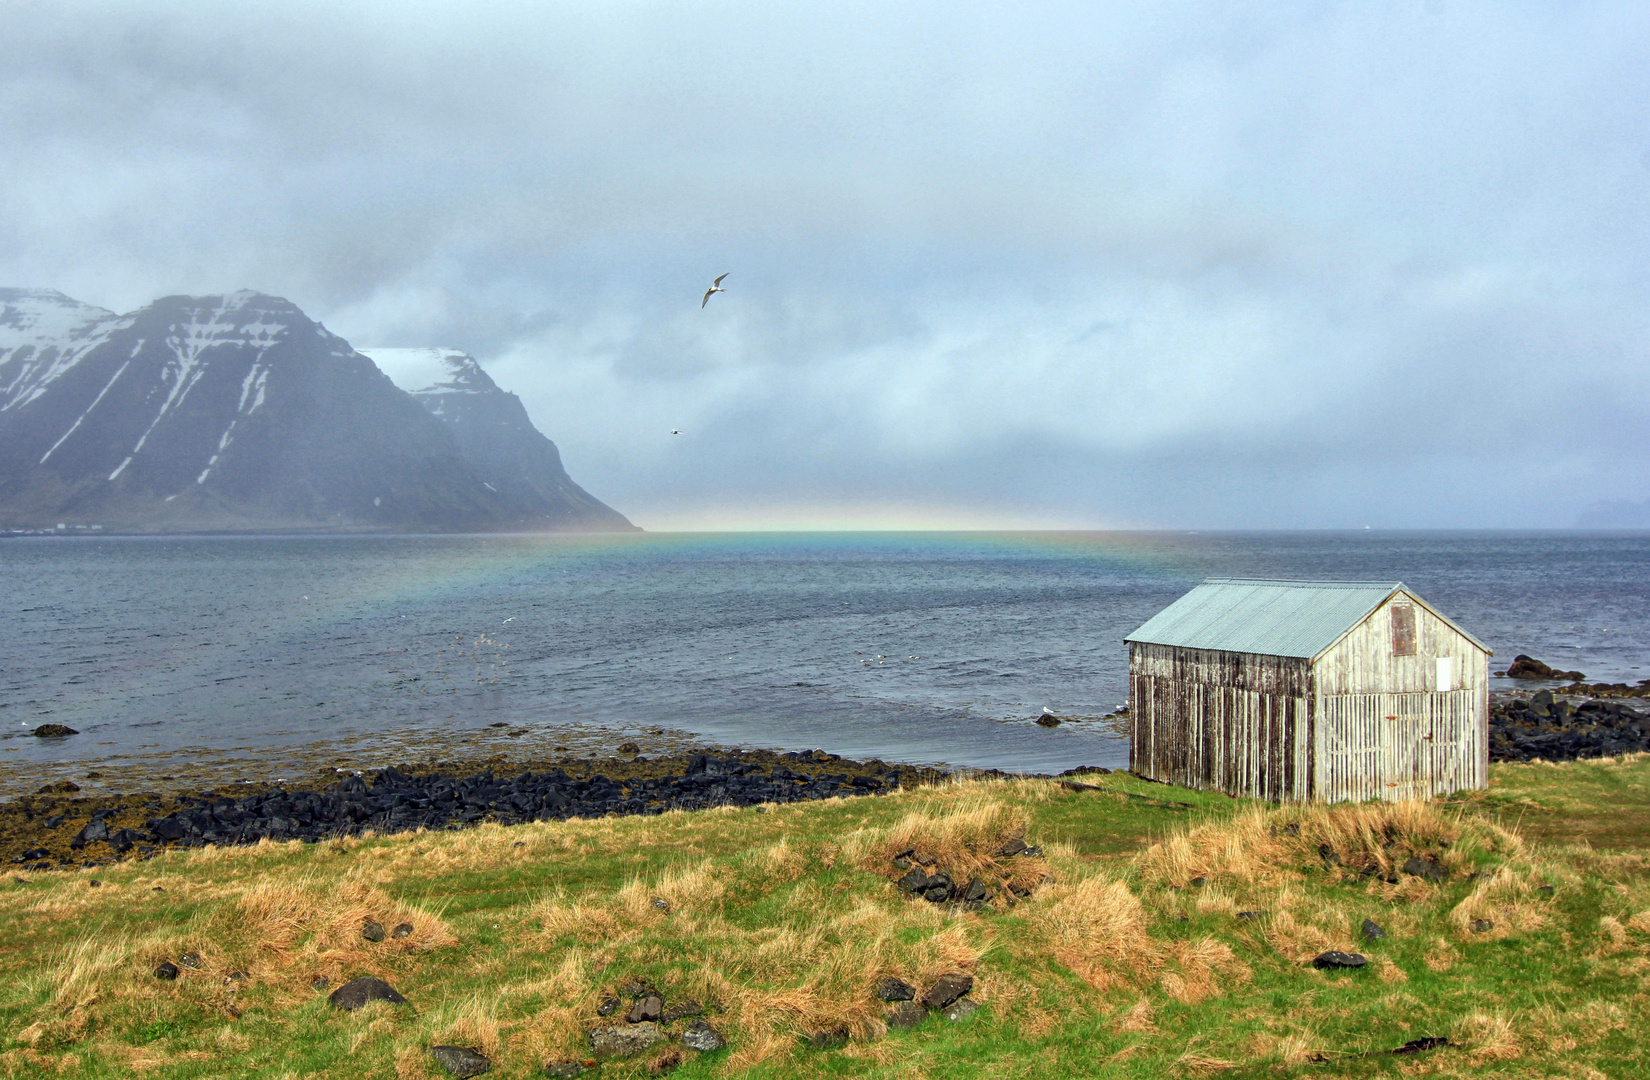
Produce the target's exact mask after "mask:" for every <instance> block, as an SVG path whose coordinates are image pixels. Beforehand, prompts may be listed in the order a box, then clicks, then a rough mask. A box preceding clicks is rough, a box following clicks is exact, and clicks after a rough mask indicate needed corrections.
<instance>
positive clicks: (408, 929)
mask: <svg viewBox="0 0 1650 1080" xmlns="http://www.w3.org/2000/svg"><path fill="white" fill-rule="evenodd" d="M412 932H413V924H412V923H410V922H404V923H401V924H399V925H398V926H396V928H395V929H394V930H391V931H390V937H392V938H397V939H399V938H404V937H410V936H411V935H412Z"/></svg>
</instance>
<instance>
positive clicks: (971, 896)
mask: <svg viewBox="0 0 1650 1080" xmlns="http://www.w3.org/2000/svg"><path fill="white" fill-rule="evenodd" d="M990 893H991V890H989V889H987V888H986V886H985V882H983V881H981V880H980V879H979V878H969V879H968V885H967V887H966V888H964V889H963V891H962V898H963V899H964V900H966V901H968V902H969V903H976V902H978V901H981V900H984V899H985V898H986V897H987V896H989V895H990Z"/></svg>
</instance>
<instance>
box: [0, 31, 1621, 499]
mask: <svg viewBox="0 0 1650 1080" xmlns="http://www.w3.org/2000/svg"><path fill="white" fill-rule="evenodd" d="M5 15H6V21H7V27H8V33H7V35H6V39H5V41H4V43H0V136H3V138H4V142H5V145H6V146H8V148H10V149H11V150H12V151H13V159H14V160H15V161H19V162H26V163H27V164H26V166H25V167H16V168H12V169H9V170H7V172H6V174H5V175H4V176H0V241H3V245H4V246H3V248H0V278H4V280H6V281H8V282H10V283H15V284H28V285H45V286H54V287H58V288H61V289H63V290H64V291H66V292H69V293H71V294H72V295H75V296H77V297H80V298H82V299H85V300H87V301H89V302H93V303H99V304H103V305H105V306H109V307H115V308H121V309H126V308H130V307H133V306H136V305H137V304H140V303H142V302H144V301H146V300H148V299H150V298H151V297H153V296H155V295H159V294H163V293H169V292H206V291H221V290H228V289H233V288H238V287H242V286H250V287H255V288H260V289H265V290H268V291H271V292H276V293H281V294H285V295H288V296H290V297H292V298H293V299H294V300H296V301H298V302H299V303H301V304H302V305H304V306H305V308H306V309H307V310H309V311H310V312H311V313H312V314H315V315H317V316H319V317H321V318H324V319H325V320H326V321H327V323H328V325H329V326H330V327H332V328H333V329H335V330H337V331H339V332H341V333H343V334H345V335H346V336H348V337H350V338H351V339H352V340H356V341H358V342H359V343H361V344H379V345H415V344H442V345H452V346H457V347H462V348H466V349H468V350H470V351H472V352H474V353H475V354H476V355H478V356H479V357H480V358H481V359H482V360H483V361H484V362H485V363H486V364H487V365H488V366H489V369H490V370H491V371H492V373H493V374H494V376H495V378H497V379H499V381H500V382H501V383H502V384H503V385H505V386H507V387H509V388H511V389H514V390H516V391H517V392H519V393H520V394H521V395H522V397H523V399H524V401H525V402H526V403H527V405H528V408H529V410H530V411H531V412H532V414H533V415H534V417H535V419H536V420H537V421H538V422H539V423H540V425H541V426H542V427H544V428H545V430H546V431H547V432H548V433H550V434H551V435H552V436H553V437H554V438H556V439H557V440H558V442H559V443H561V445H562V447H563V450H564V453H565V455H566V457H567V459H568V461H569V465H570V468H572V469H573V471H574V475H576V476H577V477H578V478H579V479H580V480H581V482H584V483H586V485H587V486H589V487H590V488H591V489H592V490H594V491H596V492H597V493H598V494H600V495H601V496H602V497H603V498H605V499H607V500H608V501H610V502H612V503H613V504H614V505H617V506H619V507H621V508H622V509H623V510H625V511H626V512H627V513H629V514H630V515H631V516H632V517H633V518H634V519H635V520H637V521H639V522H641V523H642V524H644V525H647V524H650V523H656V522H664V523H667V524H668V523H669V522H670V521H673V520H687V519H689V518H691V517H692V514H693V513H694V508H695V507H704V506H714V507H741V508H744V511H745V512H746V518H745V520H757V519H759V517H760V513H759V511H760V509H761V508H762V507H764V506H775V507H777V506H806V505H813V504H818V505H820V506H842V505H846V504H849V503H854V502H856V501H857V502H859V503H863V504H867V505H870V504H874V505H877V506H897V505H900V504H909V505H913V506H917V505H920V506H924V507H932V506H951V507H958V508H961V509H962V510H966V511H968V512H970V513H975V514H977V515H979V516H982V517H985V518H989V517H990V515H991V514H992V513H995V512H1001V513H1002V514H1003V515H1004V516H1005V519H1007V518H1012V519H1014V520H1016V521H1032V520H1043V521H1047V522H1050V523H1058V524H1083V523H1091V524H1107V523H1126V524H1155V523H1162V524H1174V525H1200V524H1201V525H1219V524H1223V523H1225V524H1234V525H1235V524H1242V525H1266V524H1276V525H1290V524H1347V523H1353V524H1363V523H1364V522H1363V521H1361V520H1359V519H1361V518H1363V517H1365V516H1371V517H1373V518H1374V519H1375V520H1373V521H1372V522H1371V523H1373V524H1377V525H1380V524H1393V525H1427V524H1438V525H1470V524H1515V523H1520V522H1533V523H1543V524H1547V523H1553V524H1562V523H1566V522H1568V521H1569V520H1573V518H1574V517H1575V512H1574V505H1579V504H1584V503H1586V502H1589V501H1592V500H1594V499H1603V498H1641V497H1642V496H1643V495H1644V494H1645V493H1646V491H1645V488H1644V482H1643V481H1642V479H1639V477H1641V476H1642V475H1644V474H1646V472H1650V470H1646V469H1645V468H1644V466H1645V464H1646V457H1647V455H1646V445H1645V441H1644V439H1643V438H1642V437H1640V436H1637V435H1635V434H1632V432H1635V431H1641V430H1644V428H1645V425H1644V421H1645V419H1646V413H1647V412H1650V385H1647V378H1650V376H1647V375H1646V371H1647V370H1650V365H1646V364H1645V359H1646V353H1647V351H1650V350H1647V345H1650V327H1647V326H1646V325H1645V316H1644V314H1642V313H1643V312H1645V311H1647V310H1650V306H1647V305H1646V303H1645V301H1646V299H1647V297H1646V295H1645V293H1646V282H1647V281H1650V276H1647V274H1646V270H1647V269H1650V267H1647V265H1646V263H1647V260H1650V256H1647V255H1646V252H1647V251H1650V245H1647V244H1646V241H1647V240H1650V170H1646V169H1645V168H1644V166H1643V163H1642V162H1643V157H1644V155H1645V153H1646V152H1647V151H1646V150H1645V147H1646V145H1650V74H1647V73H1646V70H1645V68H1644V65H1643V64H1642V57H1643V55H1644V53H1645V48H1644V46H1645V44H1646V38H1647V36H1650V34H1647V30H1650V27H1647V20H1646V17H1645V15H1644V13H1643V11H1642V8H1641V7H1639V6H1637V5H1632V4H1626V3H1619V4H1607V3H1599V4H1589V5H1574V6H1567V7H1565V8H1563V9H1559V8H1556V7H1554V8H1549V7H1545V6H1535V5H1514V4H1505V5H1499V6H1486V5H1462V4H1452V5H1443V6H1437V5H1434V6H1432V7H1429V6H1428V5H1425V4H1421V3H1403V2H1398V3H1393V4H1387V5H1325V4H1318V3H1304V2H1303V3H1298V4H1289V3H1285V4H1267V5H1252V6H1249V7H1246V8H1245V7H1239V6H1234V5H1230V4H1216V3H1182V4H1169V5H1137V4H1115V5H1094V4H1083V5H1068V6H1059V5H1054V6H1044V5H1038V6H1037V7H1036V8H1035V9H1013V10H1011V9H1008V8H1004V7H1003V6H1001V5H985V4H978V5H962V6H958V5H955V4H951V5H921V6H917V5H899V6H891V5H872V4H861V5H846V6H844V5H833V6H832V7H831V8H830V9H820V10H818V11H813V12H798V11H796V10H792V9H790V8H788V7H786V6H782V5H771V4H755V3H745V4H715V5H701V4H676V3H645V4H644V3H637V4H608V5H592V6H585V7H573V6H560V7H558V6H551V5H528V4H520V5H492V6H486V7H477V6H474V5H458V4H423V5H418V4H414V5H404V4H397V5H387V4H385V5H371V4H365V5H348V6H343V5H320V4H281V5H239V4H237V5H181V4H180V5H172V6H168V5H164V4H161V5H145V6H144V7H142V8H141V9H140V8H136V7H134V6H132V5H126V4H108V5H104V6H101V7H100V6H96V5H79V6H73V7H69V6H62V5H51V6H48V5H33V4H14V5H11V6H9V7H7V8H6V11H5ZM724 270H731V271H733V273H732V276H731V277H730V279H729V282H728V284H729V286H730V290H729V292H728V294H726V295H724V296H718V297H716V298H715V299H714V300H713V301H712V303H711V305H710V307H709V308H707V309H706V310H705V311H702V312H701V311H700V310H699V309H698V307H697V303H698V294H699V292H700V291H702V289H703V288H704V285H705V284H706V283H707V282H708V279H709V277H710V276H712V275H714V274H716V273H720V272H722V271H724ZM671 427H683V428H689V427H691V428H692V429H693V431H692V436H693V438H692V440H690V441H688V442H687V444H686V445H685V446H684V445H679V443H680V441H678V443H664V442H660V441H659V439H658V434H657V433H659V432H662V431H665V430H668V429H669V428H671ZM1532 477H1535V478H1539V483H1540V484H1541V485H1543V486H1544V487H1545V489H1547V490H1553V491H1562V492H1564V493H1565V497H1563V498H1559V499H1550V500H1536V501H1535V502H1534V504H1533V505H1532V503H1531V501H1530V500H1529V499H1528V497H1527V496H1528V492H1529V488H1530V482H1531V478H1532ZM1635 485H1636V486H1635Z"/></svg>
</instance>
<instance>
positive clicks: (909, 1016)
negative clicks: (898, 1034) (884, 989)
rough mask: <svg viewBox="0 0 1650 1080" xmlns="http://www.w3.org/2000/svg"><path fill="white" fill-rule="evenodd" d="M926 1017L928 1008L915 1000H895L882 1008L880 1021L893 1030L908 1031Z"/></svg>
mask: <svg viewBox="0 0 1650 1080" xmlns="http://www.w3.org/2000/svg"><path fill="white" fill-rule="evenodd" d="M926 1019H928V1010H927V1009H925V1008H923V1007H922V1006H921V1005H918V1004H917V1003H916V1002H915V1001H896V1002H894V1003H893V1004H892V1005H890V1006H888V1008H886V1009H884V1010H883V1013H882V1021H883V1023H885V1024H887V1025H888V1026H889V1027H890V1028H893V1029H894V1030H895V1031H909V1030H910V1029H911V1028H914V1027H916V1026H917V1025H918V1024H920V1023H922V1022H923V1021H924V1020H926Z"/></svg>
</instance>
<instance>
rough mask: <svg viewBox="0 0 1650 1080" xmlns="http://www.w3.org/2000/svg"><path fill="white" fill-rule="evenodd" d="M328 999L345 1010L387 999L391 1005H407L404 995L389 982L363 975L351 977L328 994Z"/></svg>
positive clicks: (336, 1007)
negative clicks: (357, 977)
mask: <svg viewBox="0 0 1650 1080" xmlns="http://www.w3.org/2000/svg"><path fill="white" fill-rule="evenodd" d="M327 1000H328V1001H330V1002H331V1003H332V1007H333V1008H335V1009H343V1010H344V1011H345V1012H354V1011H355V1010H357V1009H360V1008H364V1007H365V1006H366V1004H367V1002H369V1001H387V1002H389V1003H390V1004H391V1005H405V1004H407V999H406V998H404V997H402V996H401V995H400V994H399V993H398V992H397V991H396V989H395V987H393V986H391V985H390V984H389V983H387V982H385V981H384V980H383V979H375V978H373V977H372V976H370V975H368V976H363V977H362V978H359V979H351V980H350V981H349V982H347V983H345V984H344V985H343V986H340V987H339V988H338V989H336V990H334V991H333V992H332V993H330V994H328V995H327Z"/></svg>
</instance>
